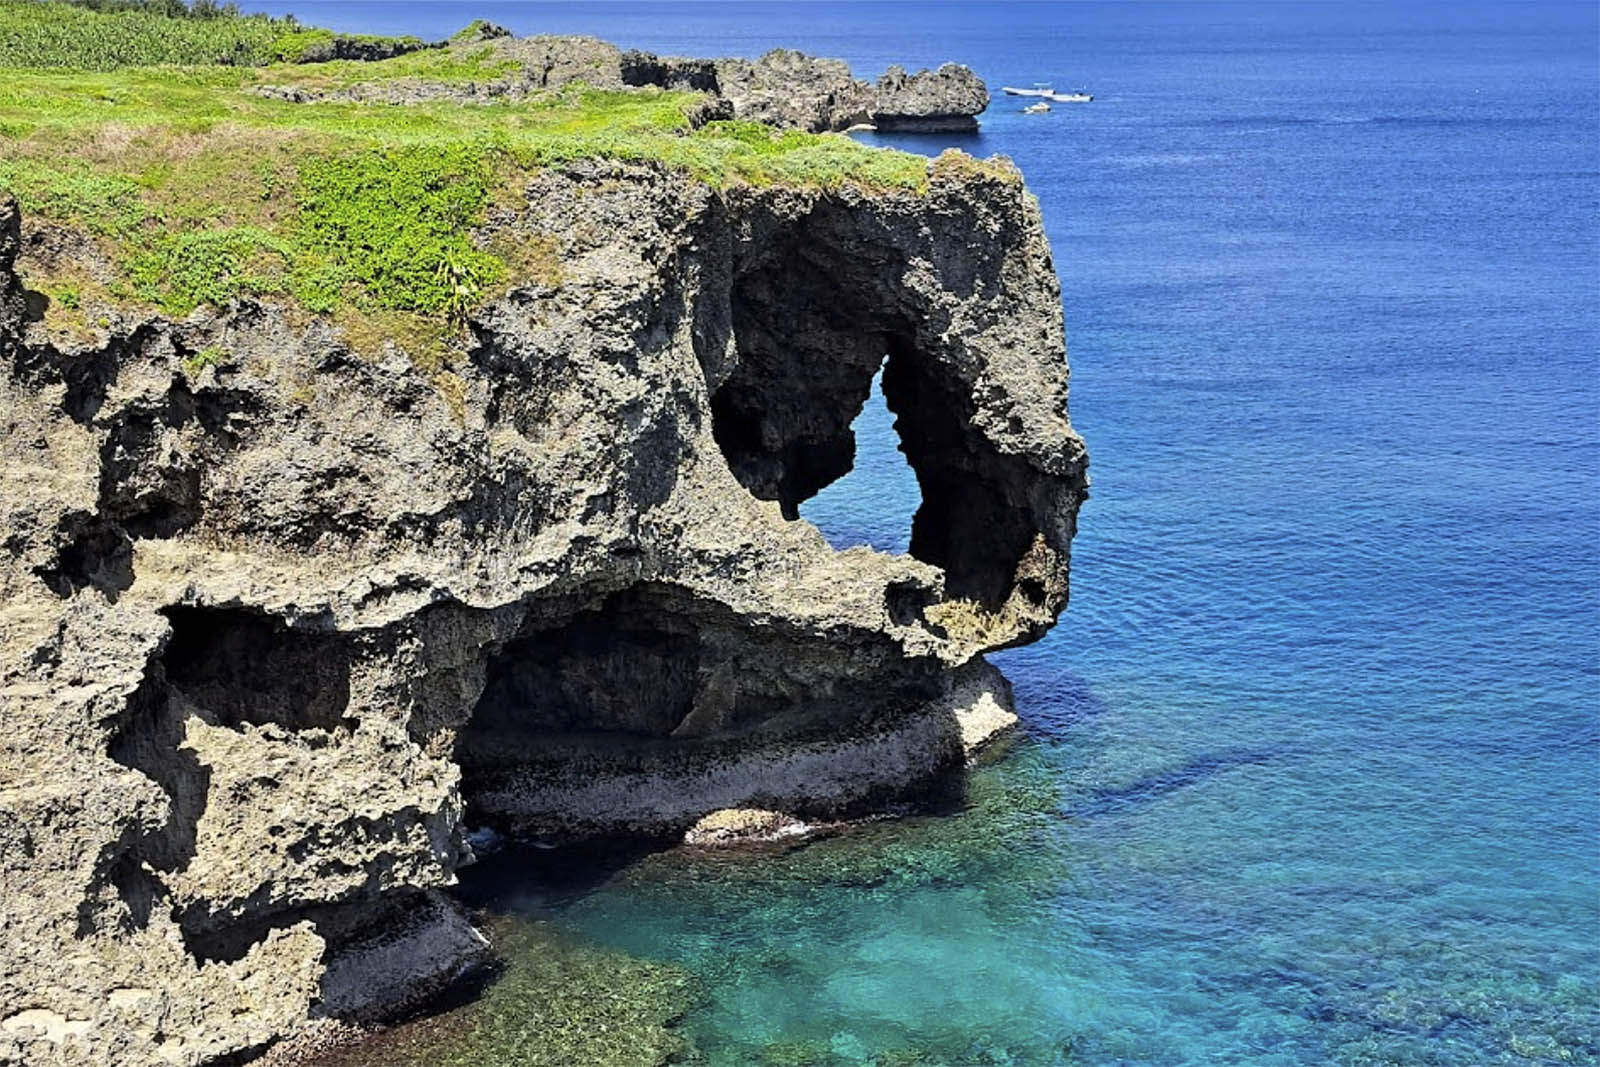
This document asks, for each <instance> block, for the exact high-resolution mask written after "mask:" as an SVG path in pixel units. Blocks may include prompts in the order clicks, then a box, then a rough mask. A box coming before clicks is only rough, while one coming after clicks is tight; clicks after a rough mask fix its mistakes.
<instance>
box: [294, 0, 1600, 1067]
mask: <svg viewBox="0 0 1600 1067" xmlns="http://www.w3.org/2000/svg"><path fill="white" fill-rule="evenodd" d="M266 6H269V7H271V6H275V5H266ZM296 10H297V12H298V13H299V14H300V15H301V16H302V18H304V19H305V20H306V21H314V22H322V23H326V24H334V25H338V26H342V27H346V28H350V29H359V30H366V31H385V30H393V31H407V32H423V33H428V34H434V35H437V34H440V33H443V32H448V31H449V30H451V29H453V28H455V26H456V25H457V24H459V23H464V22H465V21H467V19H468V18H470V17H474V16H479V15H482V16H485V17H488V18H491V19H493V20H496V21H499V22H503V23H505V24H506V25H508V26H510V27H512V28H513V29H515V30H517V31H519V32H544V31H547V32H589V33H595V34H598V35H601V36H604V37H607V38H609V39H612V40H615V41H618V42H619V43H622V44H625V45H633V46H639V47H646V48H651V49H654V50H657V51H663V52H679V53H688V54H700V55H705V54H755V53H758V52H760V51H762V50H763V49H765V48H767V47H770V46H773V45H779V44H782V45H791V46H798V47H803V48H806V49H808V50H810V51H814V52H819V53H823V54H828V55H837V56H841V57H844V58H847V59H849V60H851V61H852V63H853V64H854V65H855V67H856V70H857V73H858V74H871V75H874V76H875V75H876V73H877V72H878V71H880V70H881V69H882V67H883V66H885V65H886V64H888V63H889V62H895V61H899V62H904V63H906V64H908V65H931V64H935V63H938V62H941V61H944V60H947V59H955V60H960V61H963V62H966V63H968V64H970V65H972V66H973V67H975V68H976V69H977V70H978V72H979V73H980V74H982V75H983V76H984V77H985V78H986V79H987V80H988V82H989V84H990V85H991V87H995V86H998V85H1000V84H1002V83H1006V84H1011V83H1021V84H1027V83H1030V82H1033V81H1038V80H1048V81H1053V82H1054V83H1055V84H1056V86H1057V87H1058V88H1070V87H1077V86H1080V85H1081V86H1085V87H1087V88H1089V89H1090V90H1091V91H1092V92H1093V93H1094V94H1095V101H1094V103H1092V104H1089V105H1084V106H1058V107H1057V109H1056V110H1055V111H1054V112H1053V113H1051V114H1049V115H1046V116H1041V117H1025V116H1022V115H1020V114H1018V113H1017V105H1016V103H1015V102H1008V101H1007V100H1006V99H1005V98H1003V97H1001V98H999V99H997V100H996V102H995V104H994V106H993V107H992V108H991V110H990V112H989V113H988V114H987V115H985V116H984V120H983V122H984V127H983V132H982V134H981V135H978V136H974V137H955V136H951V137H928V138H894V139H886V140H890V141H891V143H895V144H899V145H901V146H903V147H909V148H912V149H914V150H918V151H927V152H930V153H933V152H937V151H938V150H940V149H942V148H944V147H946V146H947V145H949V144H955V145H958V146H959V147H962V148H964V149H966V150H968V151H970V152H974V153H976V154H982V155H987V154H991V153H997V152H998V153H1005V154H1007V155H1010V156H1012V157H1013V158H1014V159H1015V160H1016V161H1017V162H1018V164H1019V165H1020V166H1021V167H1022V169H1023V171H1024V173H1025V174H1026V175H1027V178H1028V181H1029V184H1030V186H1031V187H1032V188H1033V190H1034V191H1035V192H1036V193H1037V195H1038V197H1039V200H1040V203H1041V205H1042V208H1043V212H1044V217H1045V221H1046V224H1047V227H1048V230H1049V233H1050V237H1051V240H1052V242H1053V244H1054V247H1055V253H1056V262H1057V264H1058V267H1059V270H1060V272H1061V279H1062V282H1063V287H1064V301H1065V310H1066V320H1067V327H1068V337H1069V345H1070V349H1071V360H1072V369H1073V385H1072V418H1073V422H1074V423H1075V425H1076V426H1077V427H1078V428H1079V430H1080V431H1081V432H1082V433H1083V435H1084V436H1085V438H1086V439H1087V441H1088V443H1089V447H1090V452H1091V455H1092V457H1093V466H1092V473H1093V478H1094V488H1093V498H1092V499H1091V500H1090V501H1089V502H1088V504H1087V505H1086V507H1085V510H1084V512H1083V515H1082V521H1081V532H1080V535H1079V538H1078V541H1077V543H1076V545H1075V549H1074V556H1073V564H1072V572H1073V598H1072V605H1071V608H1070V610H1069V611H1068V613H1067V614H1066V615H1065V616H1064V618H1063V620H1062V622H1061V624H1060V625H1059V626H1058V627H1057V629H1056V630H1055V631H1054V632H1053V633H1052V634H1051V635H1050V636H1049V638H1047V639H1046V640H1044V641H1043V642H1041V643H1039V644H1038V645H1035V646H1033V647H1031V648H1028V649H1023V650H1019V651H1016V652H1012V653H1009V654H1007V655H1005V656H1003V657H1001V658H1000V662H1001V664H1002V666H1003V667H1004V669H1005V670H1006V671H1007V673H1008V674H1009V675H1010V676H1011V678H1012V679H1013V681H1014V682H1015V684H1016V690H1017V697H1018V703H1019V712H1020V714H1021V715H1022V717H1023V719H1024V721H1025V724H1026V732H1025V734H1024V736H1023V737H1022V738H1021V739H1020V740H1019V741H1018V742H1017V743H1016V744H1015V745H1013V746H1012V747H1011V749H1010V750H1009V752H1008V753H1007V754H1006V755H1005V757H1004V758H1003V759H1001V760H1000V761H999V762H997V763H996V764H994V765H993V766H990V767H987V768H985V769H983V770H982V771H980V772H979V773H978V774H977V775H976V776H975V778H974V781H973V784H972V796H971V798H970V806H969V810H968V811H967V812H965V813H964V814H958V815H953V816H947V817H945V818H943V819H940V820H913V821H911V822H909V823H906V824H901V825H895V826H887V827H884V828H882V829H879V830H876V831H873V832H872V833H870V834H868V835H867V836H866V838H865V839H864V840H863V839H852V840H850V841H848V842H844V843H839V844H824V845H819V846H815V847H813V848H810V849H806V850H803V851H801V852H799V853H796V854H794V856H793V857H791V858H789V859H786V860H782V861H775V862H774V863H772V864H768V865H766V866H764V867H762V868H760V869H751V870H743V871H726V870H722V871H717V872H714V873H711V874H708V873H706V872H704V871H698V870H695V869H693V868H692V867H690V868H683V867H681V866H675V865H672V864H666V865H660V864H658V865H656V866H654V867H652V866H651V865H649V864H645V865H642V866H641V867H639V868H636V869H630V870H627V871H623V872H620V873H618V874H617V875H615V876H614V877H612V878H611V879H609V880H608V881H606V882H605V883H603V884H602V885H600V886H598V887H597V888H595V889H593V890H592V891H590V892H587V893H584V894H577V895H565V896H561V897H560V898H559V899H557V898H554V897H551V896H550V895H548V894H545V893H542V892H541V891H540V890H539V887H538V886H536V885H531V886H529V887H528V888H527V890H526V892H525V893H524V894H523V895H522V897H521V898H520V906H521V907H523V908H524V909H525V910H526V911H527V912H528V914H530V915H533V916H536V917H538V918H540V919H541V920H542V921H547V922H550V923H554V924H557V925H560V926H562V927H563V928H565V929H569V930H571V931H574V932H576V933H578V934H580V935H582V936H585V937H589V938H592V939H594V940H595V941H597V942H599V943H604V944H607V945H611V946H615V947H619V948H622V949H625V950H627V951H629V952H632V953H634V954H636V955H640V956H644V957H647V958H652V959H660V960H667V961H672V962H676V963H680V964H683V965H684V966H686V967H688V968H689V969H690V970H691V971H693V972H695V973H696V974H697V975H699V976H700V977H701V978H702V979H703V981H704V982H705V984H706V988H707V999H706V1001H705V1003H704V1004H703V1005H702V1006H701V1007H699V1008H697V1009H696V1010H695V1011H693V1012H691V1013H690V1015H689V1016H687V1017H686V1018H685V1020H684V1024H683V1025H684V1027H685V1029H686V1031H687V1032H688V1033H690V1034H691V1035H692V1036H693V1037H694V1038H695V1040H696V1042H697V1043H698V1045H699V1047H700V1048H701V1049H702V1051H703V1052H704V1054H705V1055H707V1056H708V1057H709V1058H710V1059H711V1061H712V1062H715V1063H728V1064H739V1063H755V1062H762V1058H763V1057H766V1059H767V1060H768V1061H770V1062H777V1061H778V1059H779V1058H781V1057H782V1056H790V1057H791V1058H790V1060H788V1061H785V1062H818V1063H821V1062H830V1063H834V1062H837V1063H864V1062H888V1059H886V1058H885V1057H890V1056H892V1055H901V1054H904V1055H906V1056H910V1055H912V1054H913V1053H915V1052H918V1051H920V1053H921V1054H922V1055H923V1057H924V1059H925V1060H928V1061H930V1062H984V1063H1067V1062H1072V1063H1095V1064H1103V1063H1136V1062H1138V1063H1143V1062H1150V1063H1222V1062H1226V1063H1252V1064H1254V1063H1262V1064H1267V1063H1281V1064H1302V1063H1324V1062H1348V1063H1391V1062H1392V1063H1418V1064H1476V1063H1499V1062H1506V1063H1517V1062H1549V1063H1595V1062H1600V684H1597V683H1600V76H1597V56H1600V9H1597V8H1596V6H1595V5H1594V4H1591V3H1579V4H1570V5H1568V4H1555V3H1550V4H1543V3H1509V2H1508V3H1481V2H1474V0H1467V2H1462V3H1411V2H1400V0H1396V2H1390V3H1337V4H1335V3H1307V4H1291V3H1275V2H1271V0H1241V2H1224V3H1212V2H1185V3H1168V4H1160V3H1151V2H1109V3H1100V2H1086V3H1068V4H1047V3H984V4H976V3H974V4H939V3H820V4H819V3H782V4H776V3H774V4H763V3H739V4H733V3H704V4H668V3H632V4H617V3H575V4H567V5H561V6H559V7H556V6H544V5H533V4H526V5H523V4H516V5H508V4H477V3H472V4H467V3H462V4H426V5H424V4H407V3H402V4H383V5H379V4H370V5H369V4H321V5H319V4H300V5H299V6H298V7H297V8H296ZM858 435H859V438H860V441H861V449H860V455H859V456H858V468H857V470H856V471H855V472H854V473H853V474H852V475H850V476H849V477H847V478H846V479H844V480H842V481H841V482H839V483H837V484H836V485H835V486H833V487H830V488H829V489H828V490H826V491H825V492H824V493H823V494H822V495H821V496H819V497H818V498H817V499H816V500H814V501H812V502H811V503H810V504H809V505H808V506H807V507H806V509H805V510H804V513H805V514H806V516H807V517H809V518H810V519H812V520H813V521H815V522H817V523H818V524H819V525H820V526H821V527H822V528H823V529H824V531H825V532H826V533H827V534H828V536H829V537H830V538H831V539H832V540H834V541H835V542H836V543H838V544H840V545H844V544H850V543H860V542H866V543H870V544H874V545H877V546H879V547H882V548H884V549H887V550H903V549H904V547H905V543H906V535H907V528H908V524H909V516H910V514H911V512H912V511H913V510H914V508H915V506H916V499H917V498H916V485H915V482H914V480H913V479H912V478H911V477H910V474H909V471H908V470H907V469H906V468H905V465H904V462H903V460H902V459H901V457H900V455H899V454H898V453H897V452H896V451H895V449H894V436H893V431H892V429H891V428H890V427H889V421H888V418H887V415H886V414H885V413H884V412H883V411H882V408H881V402H879V401H875V402H874V403H873V404H872V405H869V408H868V410H867V411H866V412H865V413H864V414H863V416H862V418H861V420H860V422H859V423H858ZM807 1050H809V1051H807ZM807 1056H809V1057H811V1059H805V1058H804V1057H807ZM874 1057H877V1058H876V1059H874Z"/></svg>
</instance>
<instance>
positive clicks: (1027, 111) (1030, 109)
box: [1022, 100, 1050, 115]
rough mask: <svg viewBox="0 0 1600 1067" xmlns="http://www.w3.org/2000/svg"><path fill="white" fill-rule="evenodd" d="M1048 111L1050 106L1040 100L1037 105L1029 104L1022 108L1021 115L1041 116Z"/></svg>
mask: <svg viewBox="0 0 1600 1067" xmlns="http://www.w3.org/2000/svg"><path fill="white" fill-rule="evenodd" d="M1049 110H1050V105H1049V104H1047V103H1045V102H1044V101H1043V100H1041V101H1039V102H1038V103H1037V104H1029V105H1028V106H1027V107H1025V108H1023V109H1022V113H1023V114H1024V115H1043V114H1044V113H1045V112H1046V111H1049Z"/></svg>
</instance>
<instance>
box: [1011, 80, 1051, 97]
mask: <svg viewBox="0 0 1600 1067" xmlns="http://www.w3.org/2000/svg"><path fill="white" fill-rule="evenodd" d="M1000 91H1001V92H1002V93H1007V94H1009V95H1011V96H1049V95H1050V94H1051V93H1053V92H1054V91H1055V90H1054V89H1052V88H1051V87H1050V86H1049V85H1047V84H1046V83H1044V82H1034V83H1033V88H1032V89H1018V88H1017V87H1016V86H1014V85H1002V86H1001V87H1000Z"/></svg>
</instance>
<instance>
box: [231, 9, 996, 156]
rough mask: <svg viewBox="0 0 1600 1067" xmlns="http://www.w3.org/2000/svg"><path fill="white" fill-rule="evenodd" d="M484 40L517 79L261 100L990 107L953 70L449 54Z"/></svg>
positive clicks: (578, 41) (791, 119) (912, 119)
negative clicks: (552, 93) (579, 95)
mask: <svg viewBox="0 0 1600 1067" xmlns="http://www.w3.org/2000/svg"><path fill="white" fill-rule="evenodd" d="M493 29H498V28H497V27H494V28H491V33H492V30H493ZM484 41H488V42H489V46H490V47H491V48H492V50H493V53H494V56H495V58H497V59H502V60H511V61H513V62H514V63H515V64H516V66H515V68H514V69H513V70H512V72H511V73H508V74H505V75H503V76H500V77H497V78H494V79H492V80H489V81H483V82H473V83H468V84H458V83H454V82H451V83H441V82H429V81H425V80H422V79H407V78H385V79H383V80H381V81H374V82H364V83H358V84H355V85H349V86H343V87H340V88H335V89H329V88H315V87H307V86H290V85H263V86H260V87H258V88H256V89H255V90H254V91H255V92H256V93H258V94H260V95H262V96H268V97H273V98H276V99H282V100H290V101H294V102H296V103H310V102H315V101H327V100H337V101H346V102H350V101H364V102H375V103H384V104H419V103H426V102H428V101H433V100H455V101H459V102H462V103H484V102H488V101H494V100H505V99H520V98H522V97H525V96H527V95H528V94H530V93H536V92H542V91H544V90H548V89H557V88H560V87H561V86H564V85H568V84H572V83H578V82H581V83H583V84H585V85H590V86H593V87H595V88H601V89H621V88H625V87H633V88H646V87H654V88H660V89H672V90H678V91H689V92H699V93H706V94H708V95H709V96H710V97H711V98H712V103H711V104H710V105H708V108H707V109H706V110H705V112H704V114H703V115H702V116H701V121H705V120H709V119H715V118H737V119H743V120H747V121H752V122H765V123H768V124H770V125H773V126H779V127H794V128H798V129H802V130H808V131H811V132H817V133H820V132H824V131H830V130H832V131H838V130H847V129H850V128H851V127H853V126H862V125H867V126H876V127H878V128H880V129H885V130H917V131H935V130H954V131H965V130H975V129H977V128H978V118H977V117H978V115H979V114H980V113H981V112H982V111H983V110H984V109H985V108H987V107H988V106H989V91H988V89H987V88H986V87H985V86H984V84H983V80H982V79H981V78H979V77H978V76H977V75H976V74H974V73H973V72H972V70H971V69H969V68H967V67H963V66H960V65H959V64H955V63H946V64H944V65H943V66H941V67H940V68H939V69H938V70H933V71H929V70H923V71H918V72H917V73H915V74H907V73H906V72H905V70H904V69H903V68H901V67H898V66H896V67H890V68H889V70H888V72H887V73H885V74H884V75H883V76H882V77H881V78H879V79H878V81H877V83H876V84H873V83H871V82H865V81H859V80H857V79H856V78H855V77H854V76H853V75H852V74H851V73H850V66H849V64H847V63H845V62H844V61H843V60H839V59H821V58H818V57H815V56H809V55H806V54H805V53H804V52H796V51H793V50H791V49H785V48H779V49H774V50H772V51H770V52H768V53H766V54H765V55H763V56H761V57H760V58H759V59H754V60H749V59H687V58H683V57H680V56H665V57H663V56H656V55H653V54H651V53H649V52H640V51H628V52H624V51H622V50H621V49H619V48H618V47H617V46H616V45H613V44H610V43H608V42H606V41H602V40H599V39H598V38H594V37H557V36H548V35H544V36H535V37H521V38H512V37H507V36H503V35H492V36H489V37H477V36H472V37H468V38H462V39H452V41H451V42H449V45H450V46H451V47H457V48H462V47H468V46H471V47H474V48H481V47H482V46H483V43H484ZM328 58H331V57H328ZM341 58H343V57H341Z"/></svg>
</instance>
